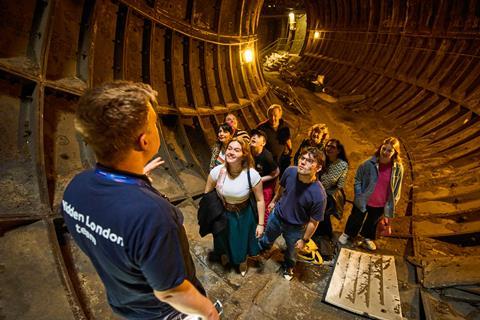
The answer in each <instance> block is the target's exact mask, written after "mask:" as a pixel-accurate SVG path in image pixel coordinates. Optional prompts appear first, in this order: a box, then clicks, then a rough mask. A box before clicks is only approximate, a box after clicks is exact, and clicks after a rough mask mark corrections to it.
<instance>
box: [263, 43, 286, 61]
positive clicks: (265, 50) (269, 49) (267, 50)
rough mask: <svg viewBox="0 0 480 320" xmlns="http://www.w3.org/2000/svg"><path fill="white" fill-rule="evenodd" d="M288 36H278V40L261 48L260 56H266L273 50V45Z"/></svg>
mask: <svg viewBox="0 0 480 320" xmlns="http://www.w3.org/2000/svg"><path fill="white" fill-rule="evenodd" d="M287 39H288V38H278V39H277V40H275V41H273V42H271V43H269V44H268V45H267V46H266V47H265V48H263V49H262V50H260V54H259V55H260V57H262V56H265V55H266V54H267V52H269V51H271V49H272V48H273V47H276V46H277V45H278V43H279V42H280V41H286V40H287Z"/></svg>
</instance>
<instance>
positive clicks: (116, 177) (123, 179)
mask: <svg viewBox="0 0 480 320" xmlns="http://www.w3.org/2000/svg"><path fill="white" fill-rule="evenodd" d="M95 173H96V174H98V175H100V176H102V177H104V178H105V179H107V180H110V181H115V182H119V183H126V184H130V185H137V186H140V187H145V186H147V183H146V182H145V181H143V180H142V179H139V178H133V177H127V176H124V175H120V174H116V173H111V172H106V171H103V170H101V169H99V168H96V169H95Z"/></svg>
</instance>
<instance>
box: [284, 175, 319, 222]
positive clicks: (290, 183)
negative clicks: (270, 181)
mask: <svg viewBox="0 0 480 320" xmlns="http://www.w3.org/2000/svg"><path fill="white" fill-rule="evenodd" d="M297 172H298V168H297V167H289V168H287V169H286V170H285V172H284V173H283V175H282V178H281V180H280V185H281V186H282V187H283V188H285V190H284V191H283V195H282V197H281V198H280V200H279V201H278V203H277V205H276V206H275V214H277V215H278V216H279V217H280V219H282V220H283V221H285V222H287V223H290V224H294V225H305V224H306V223H307V222H308V221H310V219H313V220H316V221H323V216H324V214H325V207H326V205H327V201H326V199H327V194H326V193H325V189H324V188H323V186H322V184H321V183H320V181H315V182H312V183H308V184H307V183H303V182H301V181H300V180H298V177H297Z"/></svg>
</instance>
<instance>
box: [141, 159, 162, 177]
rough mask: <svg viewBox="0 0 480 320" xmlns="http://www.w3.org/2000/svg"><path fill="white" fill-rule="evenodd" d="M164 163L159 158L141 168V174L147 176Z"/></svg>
mask: <svg viewBox="0 0 480 320" xmlns="http://www.w3.org/2000/svg"><path fill="white" fill-rule="evenodd" d="M164 163H165V161H163V160H162V158H161V157H157V158H155V159H153V160H152V161H150V162H149V163H147V165H146V166H145V167H144V168H143V174H145V175H149V174H150V173H151V172H152V171H153V170H154V169H156V168H158V167H160V166H161V165H162V164H164Z"/></svg>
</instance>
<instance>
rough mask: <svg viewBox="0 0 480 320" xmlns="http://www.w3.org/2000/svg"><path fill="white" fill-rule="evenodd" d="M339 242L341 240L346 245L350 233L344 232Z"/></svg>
mask: <svg viewBox="0 0 480 320" xmlns="http://www.w3.org/2000/svg"><path fill="white" fill-rule="evenodd" d="M338 242H340V244H342V245H346V244H347V242H348V234H346V233H342V235H341V236H340V237H338Z"/></svg>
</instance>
